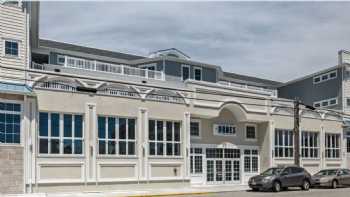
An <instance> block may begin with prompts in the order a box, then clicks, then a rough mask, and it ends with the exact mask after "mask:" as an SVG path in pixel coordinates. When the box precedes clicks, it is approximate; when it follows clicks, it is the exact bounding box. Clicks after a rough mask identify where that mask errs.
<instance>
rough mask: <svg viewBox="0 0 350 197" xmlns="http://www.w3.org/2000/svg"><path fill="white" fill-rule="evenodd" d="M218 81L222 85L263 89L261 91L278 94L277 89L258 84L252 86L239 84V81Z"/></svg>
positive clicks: (256, 89)
mask: <svg viewBox="0 0 350 197" xmlns="http://www.w3.org/2000/svg"><path fill="white" fill-rule="evenodd" d="M218 83H219V84H220V85H223V86H229V87H236V88H242V89H247V90H255V91H261V92H266V93H269V94H271V95H272V96H277V90H274V89H268V88H263V87H258V86H251V85H246V84H238V83H233V82H229V81H219V82H218Z"/></svg>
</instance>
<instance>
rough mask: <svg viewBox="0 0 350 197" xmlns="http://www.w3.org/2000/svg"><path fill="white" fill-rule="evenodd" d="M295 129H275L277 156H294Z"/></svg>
mask: <svg viewBox="0 0 350 197" xmlns="http://www.w3.org/2000/svg"><path fill="white" fill-rule="evenodd" d="M293 136H294V135H293V131H292V130H287V129H276V130H275V157H293V145H294V143H293Z"/></svg>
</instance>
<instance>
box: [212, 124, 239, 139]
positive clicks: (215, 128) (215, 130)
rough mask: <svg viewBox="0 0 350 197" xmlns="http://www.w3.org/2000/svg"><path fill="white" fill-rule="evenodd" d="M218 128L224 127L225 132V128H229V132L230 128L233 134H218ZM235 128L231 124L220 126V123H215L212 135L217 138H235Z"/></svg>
mask: <svg viewBox="0 0 350 197" xmlns="http://www.w3.org/2000/svg"><path fill="white" fill-rule="evenodd" d="M219 127H224V128H225V130H226V128H229V130H230V129H231V128H232V131H234V133H232V134H231V133H226V132H225V133H220V132H219ZM236 129H237V128H236V126H235V125H233V124H220V123H217V124H214V125H213V133H214V135H217V136H231V137H235V136H237V130H236Z"/></svg>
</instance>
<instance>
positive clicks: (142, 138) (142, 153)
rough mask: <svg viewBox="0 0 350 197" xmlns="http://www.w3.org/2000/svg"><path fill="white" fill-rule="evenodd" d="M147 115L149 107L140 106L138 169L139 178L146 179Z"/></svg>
mask: <svg viewBox="0 0 350 197" xmlns="http://www.w3.org/2000/svg"><path fill="white" fill-rule="evenodd" d="M146 115H147V109H146V108H139V113H138V118H137V128H138V129H137V156H138V163H137V166H138V167H137V170H138V180H139V181H140V180H145V178H146V170H147V169H146V168H145V166H147V162H146V161H147V154H146V149H147V145H146V143H147V135H146V131H148V129H147V127H146V121H147V118H146V117H145V116H146Z"/></svg>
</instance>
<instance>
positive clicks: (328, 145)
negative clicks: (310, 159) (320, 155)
mask: <svg viewBox="0 0 350 197" xmlns="http://www.w3.org/2000/svg"><path fill="white" fill-rule="evenodd" d="M328 136H331V139H330V140H331V141H329V140H328ZM333 137H335V139H333ZM340 138H341V135H340V134H339V133H325V143H324V146H325V158H326V159H341V157H342V156H341V154H342V153H341V139H340ZM336 141H338V142H337V143H336ZM337 145H338V146H337ZM327 151H330V156H328V154H327ZM337 151H338V153H339V154H338V156H339V157H336V155H335V154H334V153H335V152H337Z"/></svg>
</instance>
